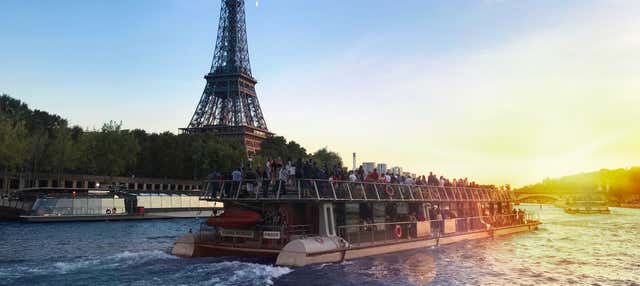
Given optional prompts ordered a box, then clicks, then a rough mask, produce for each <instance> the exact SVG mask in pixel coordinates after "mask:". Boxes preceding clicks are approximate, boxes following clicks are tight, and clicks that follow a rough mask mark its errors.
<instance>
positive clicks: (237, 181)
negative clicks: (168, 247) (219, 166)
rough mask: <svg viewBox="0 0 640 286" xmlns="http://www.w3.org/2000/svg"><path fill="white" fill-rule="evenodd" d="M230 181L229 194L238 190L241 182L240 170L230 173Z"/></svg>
mask: <svg viewBox="0 0 640 286" xmlns="http://www.w3.org/2000/svg"><path fill="white" fill-rule="evenodd" d="M231 180H233V189H232V190H231V192H232V193H233V192H237V191H238V189H239V188H240V183H241V182H242V172H240V169H235V170H234V171H233V172H232V173H231Z"/></svg>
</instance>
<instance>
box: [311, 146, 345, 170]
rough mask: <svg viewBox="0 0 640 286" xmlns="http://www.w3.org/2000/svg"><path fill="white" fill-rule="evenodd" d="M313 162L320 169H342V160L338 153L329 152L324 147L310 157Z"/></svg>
mask: <svg viewBox="0 0 640 286" xmlns="http://www.w3.org/2000/svg"><path fill="white" fill-rule="evenodd" d="M311 158H312V159H313V161H314V162H315V163H316V164H317V165H318V166H320V167H324V166H326V167H328V168H330V169H332V168H334V167H342V158H341V157H340V155H338V153H336V152H333V151H329V150H328V149H327V147H324V148H322V149H320V150H318V151H316V152H315V153H313V155H311Z"/></svg>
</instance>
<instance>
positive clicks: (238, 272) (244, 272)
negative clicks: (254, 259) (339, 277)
mask: <svg viewBox="0 0 640 286" xmlns="http://www.w3.org/2000/svg"><path fill="white" fill-rule="evenodd" d="M291 271H293V270H292V269H290V268H287V267H279V266H272V265H266V264H258V263H249V262H239V261H224V262H218V263H211V264H198V265H192V266H189V267H187V269H185V272H188V273H192V274H193V273H196V274H197V275H200V276H202V277H210V276H211V275H214V277H211V278H210V279H209V280H207V281H204V282H203V283H202V284H203V285H248V284H256V285H273V279H276V278H278V277H281V276H283V275H286V274H288V273H291ZM177 275H178V276H180V275H182V274H177Z"/></svg>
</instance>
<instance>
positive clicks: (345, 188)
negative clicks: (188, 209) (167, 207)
mask: <svg viewBox="0 0 640 286" xmlns="http://www.w3.org/2000/svg"><path fill="white" fill-rule="evenodd" d="M206 185H207V188H206V191H205V192H204V193H203V195H202V197H201V199H203V200H207V201H215V202H223V203H224V212H223V214H222V215H220V216H216V217H212V218H210V219H209V220H207V221H206V222H204V223H203V224H202V225H201V228H200V230H199V231H196V232H192V231H190V232H189V233H188V234H186V235H184V236H183V237H182V238H180V239H179V240H178V241H177V242H176V243H175V245H174V247H173V249H172V254H174V255H177V256H182V257H207V256H267V257H273V258H275V259H276V264H277V265H282V266H305V265H309V264H316V263H333V262H341V261H344V260H348V259H355V258H360V257H366V256H372V255H378V254H384V253H391V252H398V251H405V250H410V249H416V248H423V247H430V246H437V245H441V244H449V243H454V242H459V241H464V240H471V239H481V238H488V237H495V236H500V235H507V234H512V233H518V232H525V231H531V230H536V229H537V228H538V225H539V224H540V222H539V221H538V220H536V219H534V218H533V217H532V216H531V215H530V214H527V213H525V212H522V211H520V212H516V211H515V209H513V199H512V197H511V194H510V192H508V191H506V190H498V189H495V188H471V187H438V186H427V185H406V184H387V183H374V182H351V181H335V180H317V179H302V180H297V181H295V182H293V183H291V184H286V183H282V182H281V183H280V184H278V185H277V186H276V187H274V189H273V190H267V191H266V192H265V190H264V188H262V187H261V183H260V182H257V181H226V180H219V181H210V182H207V184H206Z"/></svg>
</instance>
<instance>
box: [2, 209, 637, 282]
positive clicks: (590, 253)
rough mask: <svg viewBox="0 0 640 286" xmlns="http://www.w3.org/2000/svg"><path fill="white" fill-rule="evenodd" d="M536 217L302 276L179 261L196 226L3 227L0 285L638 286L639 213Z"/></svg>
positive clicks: (248, 263) (261, 266) (253, 263)
mask: <svg viewBox="0 0 640 286" xmlns="http://www.w3.org/2000/svg"><path fill="white" fill-rule="evenodd" d="M525 207H526V208H528V209H530V210H532V211H538V212H539V215H540V218H541V219H542V220H543V222H544V224H543V225H541V227H540V230H539V231H537V232H532V233H524V234H518V235H514V236H510V237H504V238H496V239H495V240H491V239H487V240H482V241H473V242H467V243H461V244H457V245H449V246H444V247H439V248H430V249H422V250H415V251H411V252H404V253H397V254H390V255H384V256H379V257H371V258H365V259H360V260H354V261H347V262H345V263H342V264H327V265H315V266H309V267H304V268H297V269H291V268H285V267H276V266H273V264H272V262H271V261H262V260H252V259H249V260H247V259H243V260H239V259H233V258H227V259H220V258H207V259H180V258H176V257H173V256H171V255H169V254H168V252H169V249H170V247H171V245H172V243H173V242H174V241H175V240H176V239H177V238H178V237H179V236H181V235H182V234H183V233H185V232H186V231H187V230H188V229H189V228H191V227H193V228H194V229H195V228H197V225H198V221H197V220H193V219H189V220H159V221H144V222H96V223H55V224H26V223H15V222H2V223H0V285H302V284H304V285H305V286H308V285H359V284H366V285H465V284H471V285H534V284H535V285H582V284H584V285H587V284H588V285H639V284H638V283H640V209H622V208H612V213H611V215H567V214H565V213H564V212H563V211H562V210H561V209H557V208H554V207H551V206H544V207H543V208H542V209H540V208H539V206H532V205H529V206H525Z"/></svg>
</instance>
